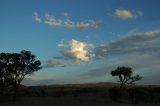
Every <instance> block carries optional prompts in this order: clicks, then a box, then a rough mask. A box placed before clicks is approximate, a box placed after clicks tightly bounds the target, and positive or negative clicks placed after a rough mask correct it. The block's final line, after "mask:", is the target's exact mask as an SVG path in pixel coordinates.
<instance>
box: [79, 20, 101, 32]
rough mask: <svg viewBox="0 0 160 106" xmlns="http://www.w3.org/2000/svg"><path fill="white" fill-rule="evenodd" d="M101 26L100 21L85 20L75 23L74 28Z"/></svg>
mask: <svg viewBox="0 0 160 106" xmlns="http://www.w3.org/2000/svg"><path fill="white" fill-rule="evenodd" d="M101 26H102V22H101V21H95V20H89V21H87V22H78V23H76V28H77V29H78V30H83V29H87V28H99V27H101Z"/></svg>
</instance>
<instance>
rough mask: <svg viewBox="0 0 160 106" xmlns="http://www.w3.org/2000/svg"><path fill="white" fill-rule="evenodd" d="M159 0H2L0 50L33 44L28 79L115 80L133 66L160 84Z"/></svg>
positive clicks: (39, 81)
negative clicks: (38, 65) (35, 63)
mask: <svg viewBox="0 0 160 106" xmlns="http://www.w3.org/2000/svg"><path fill="white" fill-rule="evenodd" d="M159 5H160V0H0V52H20V51H21V50H29V51H31V52H32V53H33V54H35V55H36V57H37V59H39V60H40V61H41V62H42V67H43V68H42V69H41V70H39V71H37V72H35V73H34V74H33V75H31V76H26V78H25V80H24V81H23V84H25V85H50V84H78V83H98V82H116V80H117V79H116V78H114V77H112V76H111V75H110V72H111V71H112V70H114V69H116V68H117V67H118V66H126V67H131V68H132V69H133V72H134V74H139V75H141V76H143V80H141V81H139V82H138V83H139V84H156V85H157V84H160V82H159V81H160V77H159V75H160V46H159V45H160V8H159Z"/></svg>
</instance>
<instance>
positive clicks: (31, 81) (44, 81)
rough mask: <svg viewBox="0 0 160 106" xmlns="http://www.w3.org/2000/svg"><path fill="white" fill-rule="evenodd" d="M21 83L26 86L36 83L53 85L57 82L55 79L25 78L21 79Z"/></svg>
mask: <svg viewBox="0 0 160 106" xmlns="http://www.w3.org/2000/svg"><path fill="white" fill-rule="evenodd" d="M22 84H24V85H26V86H36V85H53V84H57V82H56V80H55V79H47V78H46V79H38V80H37V79H36V80H35V79H32V78H26V79H24V80H23V81H22Z"/></svg>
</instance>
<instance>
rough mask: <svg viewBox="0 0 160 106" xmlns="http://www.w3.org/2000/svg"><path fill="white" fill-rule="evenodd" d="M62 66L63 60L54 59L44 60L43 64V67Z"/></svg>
mask: <svg viewBox="0 0 160 106" xmlns="http://www.w3.org/2000/svg"><path fill="white" fill-rule="evenodd" d="M57 66H58V67H64V66H65V65H64V62H63V61H57V60H56V61H55V60H48V61H46V62H45V64H44V65H43V68H53V67H57Z"/></svg>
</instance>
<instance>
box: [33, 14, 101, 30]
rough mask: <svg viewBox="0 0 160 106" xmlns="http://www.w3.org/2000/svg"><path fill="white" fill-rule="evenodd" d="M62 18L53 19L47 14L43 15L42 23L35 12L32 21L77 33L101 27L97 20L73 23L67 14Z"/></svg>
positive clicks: (53, 17)
mask: <svg viewBox="0 0 160 106" xmlns="http://www.w3.org/2000/svg"><path fill="white" fill-rule="evenodd" d="M63 15H64V18H62V19H61V18H55V16H52V15H50V14H48V13H46V14H45V20H44V21H42V20H41V19H40V18H39V16H38V13H37V12H35V13H33V16H34V19H35V21H37V22H44V23H45V24H47V25H49V26H52V27H64V28H67V29H75V30H78V31H81V30H84V29H89V28H92V29H97V28H100V27H101V26H102V24H103V23H102V21H98V20H88V21H80V22H78V21H73V20H72V19H71V18H70V17H69V14H68V13H67V12H65V13H64V14H63Z"/></svg>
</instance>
